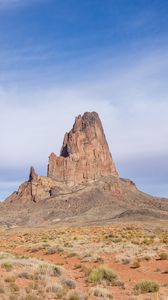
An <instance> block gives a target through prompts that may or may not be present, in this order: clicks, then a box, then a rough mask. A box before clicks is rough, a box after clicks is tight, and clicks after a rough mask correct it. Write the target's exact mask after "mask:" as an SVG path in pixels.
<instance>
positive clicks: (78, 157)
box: [0, 112, 168, 226]
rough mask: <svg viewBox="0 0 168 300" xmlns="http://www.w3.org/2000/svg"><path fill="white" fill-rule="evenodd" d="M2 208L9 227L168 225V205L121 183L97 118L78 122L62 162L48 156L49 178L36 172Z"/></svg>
mask: <svg viewBox="0 0 168 300" xmlns="http://www.w3.org/2000/svg"><path fill="white" fill-rule="evenodd" d="M0 208H1V209H0V224H1V225H6V226H13V225H14V226H15V225H22V226H23V225H30V226H32V225H39V224H49V223H57V222H78V223H81V224H86V223H94V222H95V223H101V222H111V221H117V220H121V219H123V220H127V219H129V220H130V219H133V220H137V219H140V220H141V219H144V218H159V219H168V199H159V198H156V197H152V196H150V195H147V194H144V193H142V192H140V191H139V190H138V189H137V188H136V186H135V184H134V183H133V182H132V181H130V180H124V179H121V178H120V177H119V175H118V172H117V170H116V167H115V164H114V162H113V159H112V156H111V153H110V151H109V147H108V144H107V141H106V137H105V134H104V131H103V127H102V124H101V121H100V119H99V116H98V114H97V113H96V112H90V113H89V112H87V113H85V114H84V115H83V116H81V115H79V116H78V117H77V118H76V119H75V123H74V125H73V128H72V129H71V130H70V132H69V133H66V134H65V136H64V140H63V145H62V147H61V152H60V156H57V155H56V154H54V153H51V155H50V156H49V163H48V172H47V176H39V175H38V174H37V173H36V172H35V170H34V168H33V167H31V169H30V175H29V179H28V181H26V182H24V183H22V184H21V186H20V187H19V189H18V191H17V192H14V193H13V194H12V195H11V196H9V197H8V198H7V199H6V200H5V201H4V202H3V203H2V204H1V207H0Z"/></svg>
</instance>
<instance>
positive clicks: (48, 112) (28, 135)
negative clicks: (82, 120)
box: [0, 54, 168, 166]
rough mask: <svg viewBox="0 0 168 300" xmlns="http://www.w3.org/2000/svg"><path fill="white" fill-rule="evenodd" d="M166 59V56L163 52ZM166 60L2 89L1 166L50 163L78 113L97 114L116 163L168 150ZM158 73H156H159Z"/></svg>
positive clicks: (149, 60) (148, 60) (0, 110)
mask: <svg viewBox="0 0 168 300" xmlns="http://www.w3.org/2000/svg"><path fill="white" fill-rule="evenodd" d="M165 55H166V54H165ZM165 68H167V65H166V60H165V56H162V57H160V56H157V57H156V56H151V58H150V59H148V58H147V59H144V60H142V61H140V62H139V63H136V64H135V65H134V66H127V67H124V68H123V69H122V68H120V71H118V72H116V73H115V72H111V73H108V74H106V75H105V73H103V72H102V73H101V76H97V78H95V77H96V76H95V75H94V77H93V79H92V80H90V79H89V81H88V82H85V83H79V82H78V83H77V84H76V85H75V84H73V85H71V86H63V87H62V86H61V85H60V86H59V85H58V86H55V87H48V88H43V87H42V86H41V88H40V89H39V90H35V91H33V90H30V91H26V93H25V92H24V91H23V90H22V91H20V90H19V89H10V90H6V91H5V90H4V89H1V91H0V99H1V100H0V101H1V102H0V136H1V139H2V140H3V143H2V145H1V152H0V164H1V166H2V165H3V166H4V165H14V166H17V165H23V164H30V163H31V162H32V163H35V164H41V163H43V162H44V161H45V162H47V156H48V154H49V153H50V152H51V151H56V152H57V153H58V152H59V149H60V147H61V143H62V139H63V134H64V132H65V131H66V130H69V129H70V128H71V126H72V123H73V121H74V117H75V115H78V114H80V113H83V112H84V111H91V110H95V111H98V112H99V114H100V116H101V118H102V121H103V125H104V127H105V132H106V135H107V137H108V141H109V144H110V148H111V151H112V153H113V154H114V156H115V157H116V158H117V159H120V158H124V157H128V156H138V155H145V154H151V155H157V154H160V153H166V152H167V151H168V141H167V136H168V119H167V111H168V100H167V99H168V90H167V86H166V84H167V74H166V75H165V77H164V76H162V75H160V73H162V72H163V73H164V69H165ZM156 72H157V74H156Z"/></svg>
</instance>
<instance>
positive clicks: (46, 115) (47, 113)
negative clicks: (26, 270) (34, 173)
mask: <svg viewBox="0 0 168 300" xmlns="http://www.w3.org/2000/svg"><path fill="white" fill-rule="evenodd" d="M167 82H168V2H167V1H164V0H160V1H159V0H157V1H156V0H134V1H132V0H103V1H102V0H85V1H81V0H66V1H65V0H0V136H1V147H0V199H1V200H2V199H4V198H5V197H6V196H7V195H8V194H9V193H11V192H12V191H14V190H16V189H17V187H18V185H19V184H20V182H22V181H23V180H25V179H26V178H27V176H28V172H29V167H30V165H34V166H35V168H36V169H37V170H38V172H39V173H40V174H42V175H45V174H46V168H47V160H48V155H49V153H50V152H52V151H55V152H56V153H59V150H60V147H61V143H62V140H63V135H64V133H65V131H67V130H69V129H70V128H71V126H72V124H73V121H74V117H75V116H76V115H78V114H82V113H83V112H84V111H92V110H94V111H97V112H98V113H99V114H100V117H101V119H102V122H103V125H104V129H105V133H106V136H107V139H108V142H109V145H110V149H111V152H112V155H113V157H114V160H115V162H116V165H117V168H118V170H119V173H120V176H121V177H126V178H130V179H132V180H134V181H135V182H136V184H137V186H138V187H139V188H140V189H142V190H143V191H145V192H147V193H152V194H154V195H160V196H163V197H168V180H167V179H168V139H167V137H168V118H167V114H168V84H167Z"/></svg>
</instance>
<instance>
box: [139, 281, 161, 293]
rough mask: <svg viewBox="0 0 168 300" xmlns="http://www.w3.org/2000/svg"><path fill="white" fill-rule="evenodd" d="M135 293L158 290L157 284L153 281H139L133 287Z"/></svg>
mask: <svg viewBox="0 0 168 300" xmlns="http://www.w3.org/2000/svg"><path fill="white" fill-rule="evenodd" d="M134 291H135V292H136V293H137V294H145V293H156V292H158V291H159V284H158V283H157V282H154V281H145V280H144V281H141V282H139V283H137V284H136V285H135V287H134Z"/></svg>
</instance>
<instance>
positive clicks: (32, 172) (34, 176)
mask: <svg viewBox="0 0 168 300" xmlns="http://www.w3.org/2000/svg"><path fill="white" fill-rule="evenodd" d="M37 177H38V175H37V173H36V171H35V169H34V167H30V174H29V182H31V181H33V180H36V179H37Z"/></svg>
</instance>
